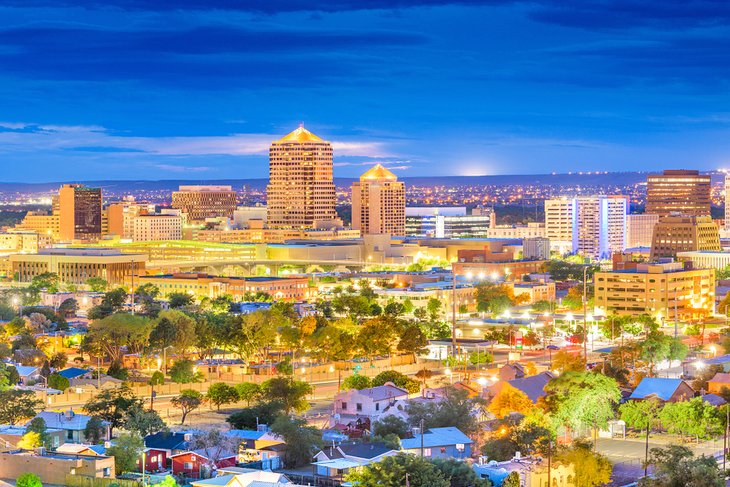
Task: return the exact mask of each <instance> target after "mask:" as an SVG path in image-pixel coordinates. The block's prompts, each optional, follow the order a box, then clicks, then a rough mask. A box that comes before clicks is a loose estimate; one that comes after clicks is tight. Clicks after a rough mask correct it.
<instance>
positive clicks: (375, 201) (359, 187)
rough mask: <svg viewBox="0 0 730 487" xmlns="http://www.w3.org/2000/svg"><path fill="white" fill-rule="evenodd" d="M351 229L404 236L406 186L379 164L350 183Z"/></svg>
mask: <svg viewBox="0 0 730 487" xmlns="http://www.w3.org/2000/svg"><path fill="white" fill-rule="evenodd" d="M352 228H354V229H356V230H360V232H361V233H362V234H363V235H370V234H389V235H405V231H406V186H405V184H404V183H403V182H401V181H398V178H397V177H396V175H395V174H393V173H392V172H390V171H389V170H388V169H386V168H384V167H383V166H382V165H380V164H376V165H375V166H373V167H372V168H371V169H369V170H368V171H367V172H366V173H365V174H363V175H362V176H360V181H358V182H355V183H353V184H352Z"/></svg>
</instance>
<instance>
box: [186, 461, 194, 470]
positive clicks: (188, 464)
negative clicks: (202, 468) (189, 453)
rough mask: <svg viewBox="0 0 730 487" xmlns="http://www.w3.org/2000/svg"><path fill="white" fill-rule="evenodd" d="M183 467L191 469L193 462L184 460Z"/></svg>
mask: <svg viewBox="0 0 730 487" xmlns="http://www.w3.org/2000/svg"><path fill="white" fill-rule="evenodd" d="M184 468H185V470H192V469H193V464H192V463H190V462H185V465H184Z"/></svg>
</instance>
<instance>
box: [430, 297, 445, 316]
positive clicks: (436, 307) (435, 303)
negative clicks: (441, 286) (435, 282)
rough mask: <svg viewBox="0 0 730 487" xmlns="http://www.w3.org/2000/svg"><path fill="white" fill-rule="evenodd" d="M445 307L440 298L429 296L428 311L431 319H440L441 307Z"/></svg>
mask: <svg viewBox="0 0 730 487" xmlns="http://www.w3.org/2000/svg"><path fill="white" fill-rule="evenodd" d="M442 307H443V303H442V302H441V300H440V299H438V298H429V300H428V302H427V303H426V311H428V316H429V318H430V320H431V321H438V320H439V318H440V317H441V308H442Z"/></svg>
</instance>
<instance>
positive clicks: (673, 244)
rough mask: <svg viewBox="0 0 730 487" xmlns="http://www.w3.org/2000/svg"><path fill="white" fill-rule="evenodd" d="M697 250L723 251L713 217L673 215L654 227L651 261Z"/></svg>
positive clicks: (664, 218)
mask: <svg viewBox="0 0 730 487" xmlns="http://www.w3.org/2000/svg"><path fill="white" fill-rule="evenodd" d="M697 250H705V251H712V252H719V251H720V250H721V247H720V230H719V228H718V226H717V224H716V223H715V222H713V221H712V218H711V217H709V216H689V215H681V214H673V215H670V216H666V217H663V218H661V219H660V220H659V221H658V222H657V223H656V224H655V225H654V233H653V236H652V241H651V257H650V258H651V260H655V259H659V258H662V257H671V258H674V257H676V256H677V253H678V252H691V251H697Z"/></svg>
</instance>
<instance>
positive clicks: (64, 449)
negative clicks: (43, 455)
mask: <svg viewBox="0 0 730 487" xmlns="http://www.w3.org/2000/svg"><path fill="white" fill-rule="evenodd" d="M89 450H90V451H91V452H90V453H91V454H92V455H101V453H99V452H97V451H96V450H94V449H93V448H91V446H90V445H80V444H77V443H64V444H63V445H61V446H59V447H58V448H56V453H72V454H75V455H78V454H80V453H83V452H85V451H89Z"/></svg>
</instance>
